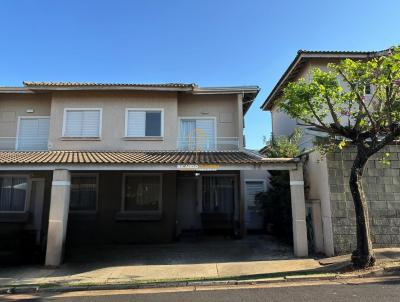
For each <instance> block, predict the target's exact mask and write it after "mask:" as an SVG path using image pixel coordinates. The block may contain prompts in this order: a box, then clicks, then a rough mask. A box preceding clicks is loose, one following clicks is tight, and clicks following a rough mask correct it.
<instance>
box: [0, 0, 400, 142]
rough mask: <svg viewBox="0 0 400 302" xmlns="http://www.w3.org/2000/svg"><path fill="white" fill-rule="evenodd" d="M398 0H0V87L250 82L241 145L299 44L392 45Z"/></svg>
mask: <svg viewBox="0 0 400 302" xmlns="http://www.w3.org/2000/svg"><path fill="white" fill-rule="evenodd" d="M399 11H400V1H398V0H391V1H390V0H380V1H370V0H363V1H358V0H354V1H352V0H347V1H342V0H335V1H323V0H319V1H311V0H310V1H307V0H303V1H301V0H297V1H288V0H286V1H285V0H280V1H269V0H247V1H246V0H168V1H166V0H157V1H156V0H141V1H139V0H137V1H136V0H131V1H128V0H126V1H122V0H112V1H111V0H108V1H102V0H65V1H61V0H59V1H54V0H46V1H44V0H43V1H41V0H35V1H33V0H0V86H21V85H22V81H72V82H122V83H124V82H132V83H164V82H183V83H197V84H198V85H199V86H234V85H258V86H260V87H261V92H260V93H259V95H258V97H257V98H256V100H255V102H254V104H253V106H252V107H251V109H250V110H249V112H248V113H247V114H246V121H245V125H246V128H245V134H246V143H247V147H248V148H251V149H259V148H261V147H262V146H263V137H264V136H266V137H268V136H269V135H270V133H271V120H270V115H269V113H267V112H263V111H261V109H260V105H261V104H262V103H263V101H264V100H265V98H266V97H267V95H268V94H269V92H270V91H271V89H272V88H273V87H274V85H275V84H276V82H277V81H278V80H279V78H280V76H281V75H282V73H283V72H284V71H285V70H286V68H287V67H288V65H289V64H290V62H291V61H292V60H293V59H294V57H295V55H296V53H297V51H298V50H299V49H306V50H381V49H385V48H387V47H390V46H392V45H398V44H400V18H399Z"/></svg>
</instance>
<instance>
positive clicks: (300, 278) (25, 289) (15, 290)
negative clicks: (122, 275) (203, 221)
mask: <svg viewBox="0 0 400 302" xmlns="http://www.w3.org/2000/svg"><path fill="white" fill-rule="evenodd" d="M383 271H384V270H379V271H375V272H371V273H369V274H365V275H362V274H359V275H347V276H343V275H340V274H334V273H332V274H330V275H319V274H316V275H288V276H285V277H275V278H266V279H247V280H235V279H231V280H204V281H201V280H199V281H171V282H168V281H165V282H150V283H141V284H129V283H117V284H101V285H100V284H99V285H81V286H80V285H76V286H73V285H71V286H53V287H48V286H44V287H41V286H40V285H32V286H6V287H3V288H0V294H3V295H4V294H34V293H45V292H51V293H55V292H60V293H65V292H77V291H86V290H120V289H121V290H122V289H151V288H171V287H186V286H194V287H196V286H203V287H207V286H210V287H211V286H235V285H259V284H272V283H285V282H291V283H293V282H304V281H310V282H311V281H329V280H331V281H333V280H349V279H356V278H359V279H367V278H376V277H377V276H379V277H384V276H382V272H383ZM377 273H378V274H377ZM388 276H390V275H388Z"/></svg>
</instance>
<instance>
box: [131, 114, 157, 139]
mask: <svg viewBox="0 0 400 302" xmlns="http://www.w3.org/2000/svg"><path fill="white" fill-rule="evenodd" d="M162 121H163V111H162V110H161V109H145V110H142V109H127V110H126V116H125V136H126V137H161V136H163V125H162V123H163V122H162Z"/></svg>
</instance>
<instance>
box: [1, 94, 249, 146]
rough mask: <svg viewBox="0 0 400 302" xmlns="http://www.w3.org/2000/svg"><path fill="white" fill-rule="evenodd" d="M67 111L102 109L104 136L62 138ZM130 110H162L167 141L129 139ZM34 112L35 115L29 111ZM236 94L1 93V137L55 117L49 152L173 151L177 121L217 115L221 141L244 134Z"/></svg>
mask: <svg viewBox="0 0 400 302" xmlns="http://www.w3.org/2000/svg"><path fill="white" fill-rule="evenodd" d="M65 108H101V109H102V125H101V129H102V131H101V138H100V139H98V140H84V139H70V138H63V137H62V128H63V120H64V109H65ZM126 108H162V109H163V110H164V137H163V139H158V140H149V139H140V140H137V139H136V140H133V139H126V138H125V137H124V136H125V110H126ZM27 109H33V111H34V112H33V113H27V112H26V110H27ZM239 115H241V112H239V110H238V96H237V95H190V94H177V93H175V92H159V93H157V92H131V93H128V92H54V93H52V94H44V93H43V94H39V93H38V94H24V95H22V94H20V95H18V94H4V95H0V137H15V136H16V133H17V121H18V116H51V117H50V133H49V149H50V150H175V149H176V147H177V139H178V135H179V120H178V117H179V116H180V117H207V116H210V117H215V118H216V121H217V124H216V127H217V136H218V137H238V136H241V135H242V131H241V130H242V129H239V127H241V123H240V122H239V119H241V116H239Z"/></svg>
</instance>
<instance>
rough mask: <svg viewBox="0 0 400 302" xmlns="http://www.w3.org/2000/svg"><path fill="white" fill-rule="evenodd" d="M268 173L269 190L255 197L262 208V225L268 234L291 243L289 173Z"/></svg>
mask: <svg viewBox="0 0 400 302" xmlns="http://www.w3.org/2000/svg"><path fill="white" fill-rule="evenodd" d="M270 173H271V177H270V186H271V189H269V190H268V192H262V193H259V194H258V195H257V196H256V198H257V200H258V202H259V203H261V204H262V206H263V208H264V213H265V214H264V223H265V226H266V229H267V232H268V233H270V234H271V235H274V236H276V237H277V238H279V239H281V240H283V241H285V242H287V243H293V236H292V207H291V197H290V185H289V173H288V171H270Z"/></svg>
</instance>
